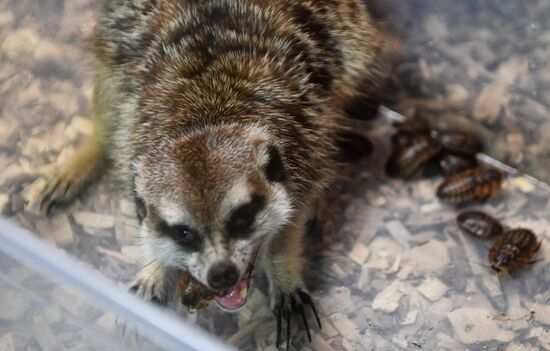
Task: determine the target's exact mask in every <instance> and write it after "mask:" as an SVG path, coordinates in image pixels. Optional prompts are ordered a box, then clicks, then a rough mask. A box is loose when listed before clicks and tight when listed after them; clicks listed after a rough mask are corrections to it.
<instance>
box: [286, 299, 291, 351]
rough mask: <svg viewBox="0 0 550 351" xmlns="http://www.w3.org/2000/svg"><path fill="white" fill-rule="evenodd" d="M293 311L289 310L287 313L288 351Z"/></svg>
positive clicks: (287, 348)
mask: <svg viewBox="0 0 550 351" xmlns="http://www.w3.org/2000/svg"><path fill="white" fill-rule="evenodd" d="M291 314H292V312H291V310H290V308H289V309H288V311H287V313H286V319H287V321H286V350H287V351H288V350H289V349H290V324H291V323H290V321H291V319H290V318H291V317H292V316H291Z"/></svg>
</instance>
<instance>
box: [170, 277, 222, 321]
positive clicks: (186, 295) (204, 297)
mask: <svg viewBox="0 0 550 351" xmlns="http://www.w3.org/2000/svg"><path fill="white" fill-rule="evenodd" d="M177 295H178V296H179V297H180V299H181V303H182V304H183V305H184V306H186V307H187V309H188V310H189V312H196V311H197V310H200V309H202V308H205V307H207V306H208V305H209V304H210V302H211V301H212V300H213V299H214V297H215V296H216V294H215V293H213V292H211V291H209V290H208V289H207V288H206V287H204V286H202V284H200V283H199V282H198V281H196V280H195V279H193V277H191V274H190V273H189V272H185V273H184V274H183V276H182V277H181V279H180V281H179V283H178V290H177Z"/></svg>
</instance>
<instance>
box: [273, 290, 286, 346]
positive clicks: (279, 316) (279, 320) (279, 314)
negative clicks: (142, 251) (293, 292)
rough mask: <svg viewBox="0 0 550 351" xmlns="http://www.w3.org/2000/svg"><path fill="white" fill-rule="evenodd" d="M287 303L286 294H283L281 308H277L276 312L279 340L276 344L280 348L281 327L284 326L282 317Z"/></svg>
mask: <svg viewBox="0 0 550 351" xmlns="http://www.w3.org/2000/svg"><path fill="white" fill-rule="evenodd" d="M284 303H285V296H284V295H283V296H281V302H280V304H279V308H277V307H275V308H276V314H277V342H276V346H277V348H279V345H280V344H281V327H282V322H283V321H282V317H283V305H284Z"/></svg>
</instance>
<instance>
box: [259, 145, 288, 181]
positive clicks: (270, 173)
mask: <svg viewBox="0 0 550 351" xmlns="http://www.w3.org/2000/svg"><path fill="white" fill-rule="evenodd" d="M267 157H268V160H267V164H266V165H265V169H264V171H265V175H266V177H267V180H269V181H270V182H284V181H285V180H287V178H288V177H287V174H286V171H285V167H284V165H283V160H282V158H281V154H280V153H279V150H278V149H277V148H276V147H275V146H273V145H269V146H268V147H267Z"/></svg>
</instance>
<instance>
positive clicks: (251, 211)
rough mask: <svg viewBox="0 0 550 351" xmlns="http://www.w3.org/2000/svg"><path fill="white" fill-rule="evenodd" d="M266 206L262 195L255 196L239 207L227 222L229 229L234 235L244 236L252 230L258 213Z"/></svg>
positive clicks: (230, 233)
mask: <svg viewBox="0 0 550 351" xmlns="http://www.w3.org/2000/svg"><path fill="white" fill-rule="evenodd" d="M263 206H264V199H263V197H261V196H254V197H253V199H252V201H250V202H249V203H247V204H245V205H242V206H240V207H238V208H237V209H236V210H235V211H233V213H232V214H231V216H230V217H229V221H228V222H227V231H228V233H229V235H231V236H232V237H244V236H246V235H248V234H250V232H252V229H253V228H252V225H253V224H254V221H255V220H256V215H257V214H258V212H259V211H260V210H261V209H262V207H263Z"/></svg>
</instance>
